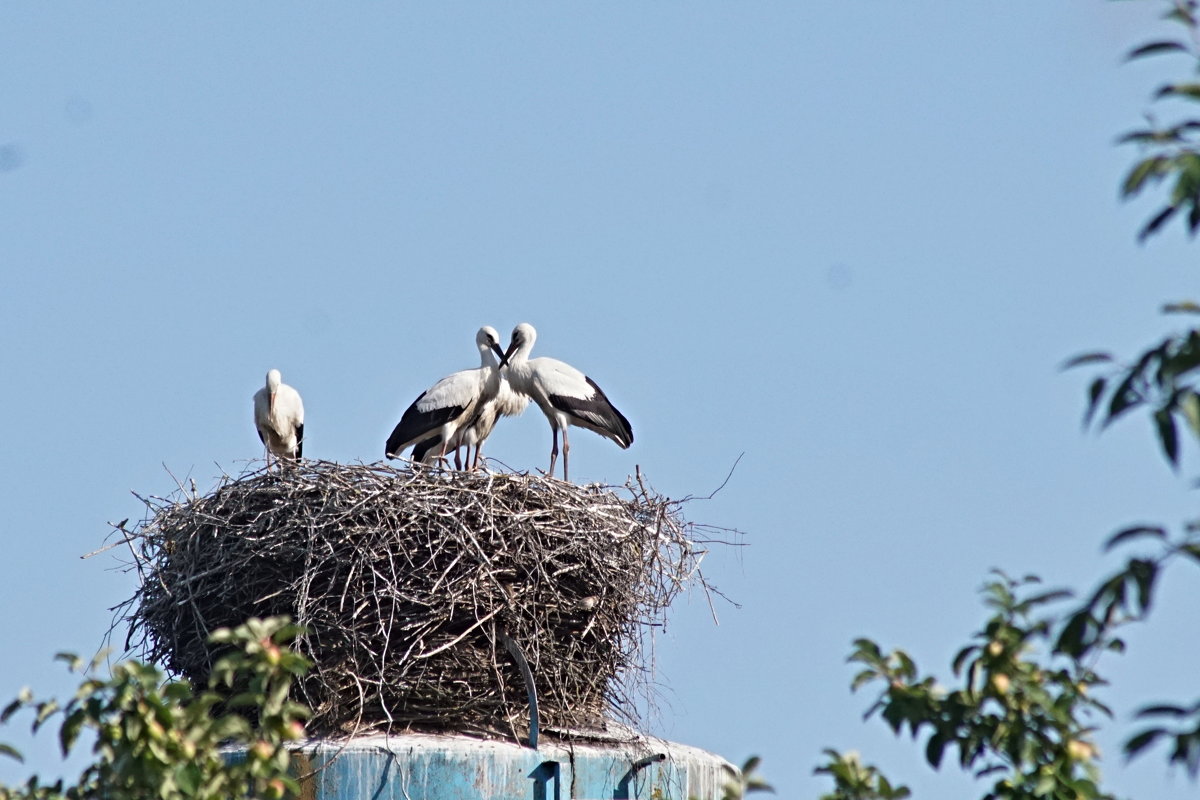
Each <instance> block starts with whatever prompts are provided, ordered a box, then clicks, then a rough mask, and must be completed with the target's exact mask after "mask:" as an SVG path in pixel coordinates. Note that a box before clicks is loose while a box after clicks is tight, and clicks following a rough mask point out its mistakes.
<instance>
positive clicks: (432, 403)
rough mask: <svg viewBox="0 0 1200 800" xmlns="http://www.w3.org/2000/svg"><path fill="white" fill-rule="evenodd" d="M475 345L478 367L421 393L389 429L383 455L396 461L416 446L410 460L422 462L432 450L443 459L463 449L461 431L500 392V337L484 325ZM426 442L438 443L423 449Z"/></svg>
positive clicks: (476, 337)
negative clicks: (477, 351) (453, 451)
mask: <svg viewBox="0 0 1200 800" xmlns="http://www.w3.org/2000/svg"><path fill="white" fill-rule="evenodd" d="M475 345H476V347H478V348H479V366H478V367H477V368H475V369H464V370H460V371H459V372H455V373H452V374H450V375H447V376H446V377H444V378H442V379H441V380H440V381H438V382H437V383H435V384H434V385H433V386H431V387H429V388H428V389H426V390H425V391H424V392H421V394H420V395H419V396H418V397H417V399H416V400H414V401H413V403H412V405H410V406H409V407H408V409H407V410H406V411H405V412H404V414H403V416H401V417H400V422H399V423H397V424H396V427H395V429H393V430H392V435H391V436H389V437H388V440H387V445H386V446H385V448H384V455H386V456H387V457H388V458H399V456H400V453H401V452H403V451H404V449H405V448H407V447H409V446H411V445H417V447H416V448H414V451H413V460H414V461H425V460H426V458H427V456H428V454H429V453H430V452H432V451H433V449H434V448H436V449H437V450H438V453H437V458H439V459H442V458H445V456H446V453H447V452H449V451H450V450H452V449H453V450H455V451H457V450H458V448H459V447H461V446H462V444H463V441H464V439H463V435H464V433H465V430H464V429H465V428H467V427H468V426H469V425H471V423H472V421H473V420H474V419H475V416H476V414H477V412H479V411H480V410H481V409H482V408H483V407H484V406H485V405H487V404H488V403H489V402H491V401H492V400H494V399H495V397H496V395H497V394H499V392H500V366H499V364H498V363H497V361H496V358H495V356H494V355H493V353H495V355H496V356H500V357H502V358H503V356H504V351H503V350H501V349H500V334H498V333H496V329H495V328H493V327H491V326H490V325H484V326H483V327H482V328H480V329H479V332H478V333H476V334H475ZM489 432H490V431H489ZM429 439H436V440H437V441H436V442H429V443H428V445H427V446H426V440H429ZM472 444H475V442H472ZM418 452H419V455H418ZM469 456H470V453H469V452H468V457H469ZM456 459H457V453H456ZM460 466H461V465H460Z"/></svg>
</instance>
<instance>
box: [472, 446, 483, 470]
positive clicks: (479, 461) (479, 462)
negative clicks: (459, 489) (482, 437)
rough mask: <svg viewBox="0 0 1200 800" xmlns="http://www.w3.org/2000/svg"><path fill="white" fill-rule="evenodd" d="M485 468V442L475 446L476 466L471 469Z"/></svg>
mask: <svg viewBox="0 0 1200 800" xmlns="http://www.w3.org/2000/svg"><path fill="white" fill-rule="evenodd" d="M482 466H483V442H480V443H479V444H477V445H475V465H474V466H473V467H471V469H479V468H480V467H482Z"/></svg>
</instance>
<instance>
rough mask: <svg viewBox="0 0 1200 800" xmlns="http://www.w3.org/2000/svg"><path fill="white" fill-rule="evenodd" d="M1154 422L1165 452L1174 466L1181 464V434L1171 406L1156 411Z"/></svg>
mask: <svg viewBox="0 0 1200 800" xmlns="http://www.w3.org/2000/svg"><path fill="white" fill-rule="evenodd" d="M1154 424H1155V427H1156V428H1157V429H1158V440H1159V444H1160V446H1161V447H1162V450H1163V454H1164V455H1166V457H1167V460H1168V461H1170V462H1171V466H1172V467H1178V466H1179V434H1178V433H1177V432H1176V430H1175V417H1174V415H1173V414H1171V410H1170V409H1169V408H1160V409H1159V410H1158V411H1155V412H1154Z"/></svg>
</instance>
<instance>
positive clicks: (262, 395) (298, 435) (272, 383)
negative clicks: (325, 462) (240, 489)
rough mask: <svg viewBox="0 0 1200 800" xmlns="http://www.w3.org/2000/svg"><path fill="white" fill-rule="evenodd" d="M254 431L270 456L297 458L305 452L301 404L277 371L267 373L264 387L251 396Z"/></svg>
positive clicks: (268, 463) (294, 392)
mask: <svg viewBox="0 0 1200 800" xmlns="http://www.w3.org/2000/svg"><path fill="white" fill-rule="evenodd" d="M254 427H256V428H257V429H258V438H259V439H261V440H262V443H263V444H264V445H265V446H266V448H267V467H268V468H270V466H271V456H272V455H274V456H276V457H277V458H300V456H301V455H302V454H303V452H304V402H303V401H302V400H301V399H300V393H299V392H297V391H296V390H295V389H293V388H292V387H291V386H288V385H287V384H286V383H284V382H283V376H282V375H280V374H279V370H277V369H273V370H271V371H270V372H268V373H267V385H266V386H264V387H263V388H261V389H259V390H258V391H257V392H255V393H254Z"/></svg>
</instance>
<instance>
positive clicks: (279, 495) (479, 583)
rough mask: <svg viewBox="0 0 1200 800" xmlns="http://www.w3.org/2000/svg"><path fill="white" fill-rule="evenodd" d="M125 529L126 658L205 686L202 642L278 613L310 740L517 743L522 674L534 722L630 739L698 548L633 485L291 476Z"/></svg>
mask: <svg viewBox="0 0 1200 800" xmlns="http://www.w3.org/2000/svg"><path fill="white" fill-rule="evenodd" d="M144 502H145V503H146V506H147V509H148V514H147V517H146V518H145V519H144V520H143V521H142V522H141V523H140V524H139V525H138V526H137V528H136V529H135V530H133V531H129V530H127V529H124V528H122V529H120V531H119V534H120V536H121V537H123V538H125V539H127V540H128V541H129V543H130V546H131V549H132V550H133V552H134V556H135V563H134V565H133V566H134V567H136V569H137V571H138V574H139V576H140V585H139V587H138V589H137V591H136V592H135V593H134V595H133V597H131V598H130V599H129V600H128V601H126V603H124V604H123V605H122V606H120V607H119V611H118V614H119V617H120V621H123V622H126V623H128V625H129V639H128V640H127V644H131V646H132V648H133V649H134V650H136V651H138V652H139V653H140V654H141V655H142V656H143V657H146V658H149V659H150V660H153V661H155V662H157V663H159V664H162V665H163V666H165V667H166V668H167V669H169V670H171V671H172V672H174V673H176V674H178V675H181V676H184V677H186V678H189V679H191V680H193V681H203V680H205V679H206V678H207V675H208V671H209V668H210V665H211V664H212V661H213V659H214V657H215V654H214V653H213V652H211V651H210V649H209V647H208V645H207V644H206V643H205V639H206V637H207V635H208V634H209V632H210V631H212V630H214V629H216V628H219V627H223V626H230V625H237V624H240V623H241V622H242V621H244V620H245V619H246V618H247V617H250V616H259V617H263V616H269V615H276V614H287V615H289V616H291V617H292V618H294V619H295V620H296V621H297V622H298V623H300V624H301V625H302V626H303V627H304V628H305V629H306V631H307V632H306V633H305V634H304V635H303V636H302V638H301V639H300V640H299V641H298V642H297V648H298V650H299V651H300V652H302V653H303V654H304V655H306V656H308V657H309V658H310V659H311V660H312V661H313V663H314V667H313V669H312V671H311V672H310V673H309V675H308V676H307V678H306V679H305V680H304V681H303V682H302V684H301V686H300V699H301V700H303V701H304V702H306V703H307V704H308V705H309V706H310V707H311V708H312V710H313V712H314V717H313V719H312V722H311V723H310V731H311V732H312V733H314V734H328V733H347V732H359V731H363V730H370V729H387V730H403V729H425V730H454V731H461V732H468V733H477V734H484V735H486V734H500V735H512V736H515V737H517V736H522V735H524V733H525V731H526V728H527V714H528V711H527V707H526V691H525V686H524V683H523V681H522V679H521V676H520V673H519V671H518V669H517V667H516V665H515V664H514V663H513V660H512V658H511V657H510V656H509V654H508V653H507V652H506V651H505V648H504V646H503V644H502V643H501V636H500V634H501V633H506V634H507V635H508V636H510V637H512V639H513V640H514V641H515V642H516V643H517V644H518V646H519V647H520V648H521V650H522V652H523V653H524V654H525V657H526V658H527V659H528V661H529V664H530V666H531V667H532V669H533V674H534V675H535V680H536V682H537V691H538V695H539V702H540V705H541V720H540V721H541V725H542V726H543V727H544V728H549V729H555V728H557V729H577V730H578V729H585V730H586V729H592V730H595V729H600V728H603V727H604V724H605V720H606V719H607V718H609V717H610V716H612V717H615V718H616V719H618V720H620V721H622V722H628V723H637V722H638V721H639V720H638V719H637V716H638V711H637V709H640V708H642V707H643V705H644V703H645V701H646V699H647V698H648V697H649V687H650V686H651V680H650V678H651V675H650V672H651V668H652V664H651V663H650V656H649V653H650V652H651V649H650V647H649V646H648V645H649V638H650V636H651V635H652V630H653V629H654V628H655V627H657V626H661V625H662V624H663V623H664V622H665V612H666V609H667V606H668V605H669V604H670V602H671V600H672V599H673V598H674V597H675V596H676V595H677V594H678V593H679V592H680V591H681V590H682V589H684V588H686V587H688V586H689V585H699V586H700V587H701V588H703V589H704V590H705V591H707V590H708V588H709V587H707V586H706V585H705V583H704V580H703V578H702V576H701V575H700V573H699V563H700V560H701V558H702V557H703V555H704V552H705V550H704V545H705V544H706V542H705V541H704V540H698V539H697V538H696V537H695V533H696V531H697V530H698V529H697V528H696V527H694V526H691V525H689V524H688V523H686V522H685V521H684V520H683V518H682V515H681V513H680V503H679V502H677V501H671V500H668V499H666V498H664V497H661V496H659V495H657V494H655V493H654V492H653V491H652V490H649V489H647V488H646V486H645V485H644V483H643V481H642V479H641V476H640V475H639V476H638V479H637V480H636V481H632V480H631V481H630V482H629V483H628V484H627V485H626V486H625V487H621V488H618V487H611V486H599V485H592V486H575V485H573V484H569V483H563V482H561V481H556V480H546V479H544V478H541V477H533V476H529V475H523V474H487V473H460V472H453V473H446V472H441V471H430V470H420V469H418V470H414V471H407V470H405V471H401V470H396V469H393V468H391V467H390V466H387V465H384V464H358V465H345V464H336V463H331V462H323V461H302V462H300V463H299V464H291V465H285V468H284V469H283V470H282V471H272V472H266V471H262V470H259V471H256V472H252V473H249V474H246V475H243V476H241V477H239V478H236V479H234V478H226V479H225V480H224V481H222V483H221V484H220V485H219V486H218V487H217V488H216V489H215V490H214V491H212V492H211V493H210V494H208V495H205V496H197V495H196V494H195V493H194V492H193V493H188V492H187V491H185V490H183V489H182V488H181V489H180V491H179V492H178V493H177V494H176V495H174V496H172V497H168V498H144Z"/></svg>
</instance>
